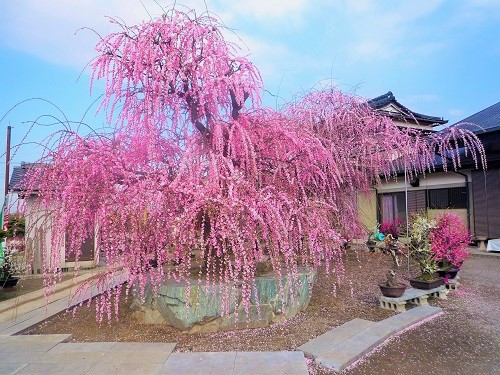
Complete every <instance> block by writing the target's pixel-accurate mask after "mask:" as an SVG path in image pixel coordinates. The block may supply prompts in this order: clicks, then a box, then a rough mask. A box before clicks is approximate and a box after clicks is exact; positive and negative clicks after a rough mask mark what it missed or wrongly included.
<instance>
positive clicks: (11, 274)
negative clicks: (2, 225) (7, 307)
mask: <svg viewBox="0 0 500 375" xmlns="http://www.w3.org/2000/svg"><path fill="white" fill-rule="evenodd" d="M24 226H25V222H24V218H23V217H21V216H19V215H12V216H11V217H9V223H8V226H7V230H3V229H0V246H1V248H0V287H2V288H3V289H12V288H13V287H14V286H16V285H17V282H18V281H19V277H18V276H17V275H19V274H20V273H22V272H23V271H24V261H23V259H21V258H23V256H22V254H23V251H24V239H23V235H24Z"/></svg>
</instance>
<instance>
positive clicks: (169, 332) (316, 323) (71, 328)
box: [29, 248, 406, 351]
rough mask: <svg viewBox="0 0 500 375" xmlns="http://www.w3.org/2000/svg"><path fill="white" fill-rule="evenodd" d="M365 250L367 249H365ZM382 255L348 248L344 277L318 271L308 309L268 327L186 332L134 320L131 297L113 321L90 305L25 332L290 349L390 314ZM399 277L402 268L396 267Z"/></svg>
mask: <svg viewBox="0 0 500 375" xmlns="http://www.w3.org/2000/svg"><path fill="white" fill-rule="evenodd" d="M364 249H366V248H364ZM391 262H392V261H391V259H390V257H389V256H387V255H383V254H375V253H369V252H367V251H366V250H357V251H355V250H349V251H348V253H347V255H346V277H345V278H344V280H343V282H342V283H341V284H338V283H336V275H334V274H326V273H325V272H324V271H323V270H322V271H320V272H319V273H318V279H317V282H316V283H315V285H314V289H313V295H312V299H311V302H310V304H309V307H308V308H307V310H306V311H305V312H302V313H300V314H298V315H297V316H295V317H294V318H292V319H289V320H287V321H286V322H284V323H281V324H274V325H272V326H270V327H267V328H259V329H245V330H237V331H231V332H221V333H215V334H214V333H212V334H194V335H188V334H186V333H184V332H182V331H179V330H177V329H175V328H173V327H170V326H167V325H148V324H137V322H136V321H135V320H134V318H133V317H132V310H131V309H130V307H129V306H130V303H131V301H130V300H129V301H126V300H125V299H122V301H121V302H120V314H119V320H118V321H112V322H111V323H108V322H104V323H101V324H99V323H97V322H96V318H95V316H96V313H95V308H94V306H91V307H80V308H78V309H77V310H76V313H75V315H74V316H73V314H71V313H62V314H59V315H57V316H55V317H53V318H51V319H49V320H48V321H46V322H44V323H42V324H41V325H38V326H37V327H35V328H34V329H32V330H31V331H29V334H49V333H71V334H73V341H75V342H89V341H140V342H176V343H177V347H176V350H178V351H235V350H236V351H267V350H272V351H274V350H294V349H296V348H297V347H298V346H300V345H302V344H303V343H305V342H307V341H308V340H310V339H312V338H314V337H316V336H318V335H320V334H322V333H324V332H326V331H328V330H330V329H332V328H334V327H336V326H338V325H341V324H343V323H345V322H347V321H349V320H351V319H354V318H363V319H368V320H374V321H378V320H382V319H385V318H387V317H389V316H391V315H392V314H393V313H392V312H390V311H387V310H382V309H379V308H376V306H377V305H378V299H377V296H378V294H379V288H378V286H377V284H378V283H379V282H382V281H384V280H385V273H386V272H387V269H388V267H389V266H390V265H391ZM400 273H401V275H403V274H406V272H404V271H401V272H400Z"/></svg>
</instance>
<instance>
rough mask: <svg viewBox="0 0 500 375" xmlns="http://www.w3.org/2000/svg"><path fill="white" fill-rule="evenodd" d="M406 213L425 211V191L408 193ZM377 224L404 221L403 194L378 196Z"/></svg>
mask: <svg viewBox="0 0 500 375" xmlns="http://www.w3.org/2000/svg"><path fill="white" fill-rule="evenodd" d="M407 197H408V213H409V214H412V213H415V212H422V211H425V210H426V208H427V200H426V192H425V190H414V191H408V195H407ZM378 218H379V222H381V223H385V222H393V221H395V220H396V219H402V220H406V195H405V192H404V191H402V192H397V193H384V194H379V216H378Z"/></svg>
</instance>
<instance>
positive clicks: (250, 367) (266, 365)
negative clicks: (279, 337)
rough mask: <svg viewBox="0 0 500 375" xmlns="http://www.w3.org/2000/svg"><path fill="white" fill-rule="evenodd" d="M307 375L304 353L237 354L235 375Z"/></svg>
mask: <svg viewBox="0 0 500 375" xmlns="http://www.w3.org/2000/svg"><path fill="white" fill-rule="evenodd" d="M255 374H259V375H285V374H286V375H307V374H308V370H307V364H306V361H305V358H304V354H303V353H302V352H299V351H297V352H291V351H288V352H285V351H283V352H237V353H236V359H235V362H234V370H233V375H255Z"/></svg>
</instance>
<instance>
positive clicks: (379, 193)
mask: <svg viewBox="0 0 500 375" xmlns="http://www.w3.org/2000/svg"><path fill="white" fill-rule="evenodd" d="M368 104H370V105H371V106H372V107H373V108H374V109H376V110H377V111H379V112H380V113H381V114H383V115H386V116H389V117H391V118H392V119H393V121H394V122H395V123H396V124H397V125H398V126H402V127H410V128H413V129H419V130H421V131H425V132H433V131H435V127H436V126H438V125H444V124H445V123H446V121H445V120H443V119H442V118H440V117H434V116H428V115H423V114H419V113H416V112H413V111H411V110H409V109H408V108H406V107H404V106H403V105H401V104H400V103H398V102H397V100H396V99H395V97H394V95H393V94H392V93H391V92H389V93H387V94H385V95H382V96H379V97H377V98H374V99H372V100H370V101H368ZM499 118H500V103H497V104H495V105H493V106H491V107H489V108H487V109H485V110H483V111H480V112H478V113H476V114H475V115H472V116H470V117H468V118H465V119H464V120H462V121H459V122H458V123H461V124H462V123H468V125H462V126H464V127H465V128H469V130H471V131H473V132H474V133H475V134H476V135H477V136H478V137H479V138H480V139H481V141H482V142H483V144H484V146H485V149H486V156H487V162H488V170H487V171H486V172H485V171H483V170H477V169H476V168H475V164H474V161H473V160H472V158H470V157H466V156H465V154H464V155H462V157H461V159H462V163H461V167H460V168H459V169H458V170H457V171H455V170H454V169H453V167H449V168H448V171H447V172H444V171H443V168H442V165H441V166H439V165H438V166H437V168H436V171H435V172H433V173H426V174H425V175H419V176H417V177H416V178H414V179H412V180H410V179H409V178H407V176H405V174H404V173H401V174H399V175H398V176H396V177H395V178H393V179H391V180H389V181H384V182H383V183H382V184H380V185H379V186H376V187H375V188H374V189H373V191H372V192H371V193H370V194H368V195H360V196H359V197H358V201H359V210H360V218H361V221H362V222H363V224H364V225H365V226H366V227H367V228H373V227H374V226H375V225H376V223H377V222H378V223H383V222H387V221H394V220H395V219H397V218H399V219H402V220H404V221H405V220H406V212H408V213H409V214H411V213H413V212H419V211H426V212H427V213H428V214H429V216H431V217H434V216H437V215H440V214H442V213H443V212H445V211H446V212H452V213H454V214H456V215H458V216H460V217H461V218H462V221H463V222H464V224H465V225H466V226H467V227H468V228H469V230H470V231H471V233H473V234H474V235H475V236H476V237H488V238H492V237H500V233H499V230H500V220H499V214H500V211H498V210H497V211H495V210H492V209H491V208H492V207H495V203H497V205H496V207H499V206H500V187H499V183H500V178H499V176H500V175H499V169H498V163H499V161H500V151H499V148H500V122H499ZM458 123H457V124H458Z"/></svg>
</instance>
